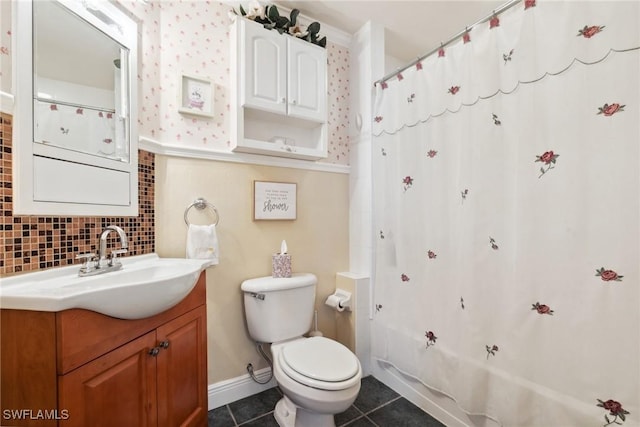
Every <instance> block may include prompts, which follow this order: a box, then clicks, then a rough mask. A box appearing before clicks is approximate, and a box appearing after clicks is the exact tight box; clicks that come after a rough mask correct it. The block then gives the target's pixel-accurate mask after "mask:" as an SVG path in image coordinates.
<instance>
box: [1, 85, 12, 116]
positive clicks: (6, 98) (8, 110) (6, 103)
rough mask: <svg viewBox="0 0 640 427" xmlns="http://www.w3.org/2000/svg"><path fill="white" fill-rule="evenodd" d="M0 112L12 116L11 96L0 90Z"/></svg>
mask: <svg viewBox="0 0 640 427" xmlns="http://www.w3.org/2000/svg"><path fill="white" fill-rule="evenodd" d="M0 112H1V113H5V114H11V115H13V95H11V94H10V93H7V92H3V91H1V90H0Z"/></svg>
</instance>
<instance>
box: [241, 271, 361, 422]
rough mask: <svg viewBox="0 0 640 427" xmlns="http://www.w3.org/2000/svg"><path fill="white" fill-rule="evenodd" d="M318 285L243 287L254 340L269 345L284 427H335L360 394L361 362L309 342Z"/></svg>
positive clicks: (268, 282) (274, 281)
mask: <svg viewBox="0 0 640 427" xmlns="http://www.w3.org/2000/svg"><path fill="white" fill-rule="evenodd" d="M317 282H318V279H317V278H316V276H314V275H313V274H294V275H293V276H292V277H290V278H273V277H270V276H269V277H260V278H257V279H250V280H245V281H244V282H242V286H241V288H242V291H243V292H244V309H245V315H246V318H247V326H248V328H249V334H250V335H251V337H252V338H253V339H254V340H255V341H257V342H261V343H271V355H272V357H273V372H274V376H275V379H276V381H277V382H278V385H279V386H280V389H281V390H282V393H283V394H284V397H283V398H282V399H281V400H280V401H279V402H278V403H277V404H276V409H275V412H274V414H275V418H276V421H278V424H279V425H280V426H281V427H294V426H295V427H335V422H334V420H333V416H334V414H339V413H341V412H344V411H346V410H347V408H349V406H351V404H352V403H353V402H354V401H355V400H356V397H357V396H358V392H359V391H360V379H361V378H362V369H361V367H360V362H359V361H358V358H357V357H356V356H355V355H354V354H353V353H352V352H351V351H350V350H349V349H348V348H346V347H345V346H343V345H342V344H340V343H338V342H336V341H333V340H330V339H328V338H325V337H310V338H305V337H303V336H302V335H303V334H304V333H306V332H308V331H309V329H310V326H311V320H312V318H313V310H314V303H315V294H316V283H317Z"/></svg>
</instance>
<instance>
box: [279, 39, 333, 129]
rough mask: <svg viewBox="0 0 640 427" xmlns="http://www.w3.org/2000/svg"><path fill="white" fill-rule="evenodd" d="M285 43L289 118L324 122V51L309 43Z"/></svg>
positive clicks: (325, 90) (325, 89)
mask: <svg viewBox="0 0 640 427" xmlns="http://www.w3.org/2000/svg"><path fill="white" fill-rule="evenodd" d="M287 41H288V54H289V62H288V73H289V83H288V87H287V90H288V103H289V105H288V108H289V110H288V111H289V115H290V116H294V117H299V118H303V119H309V120H313V121H317V122H324V121H326V119H327V103H326V99H327V95H326V92H327V74H326V68H327V67H326V62H327V55H326V51H325V50H324V49H322V48H319V47H315V46H313V45H311V44H310V43H308V42H303V41H300V40H294V39H290V40H287Z"/></svg>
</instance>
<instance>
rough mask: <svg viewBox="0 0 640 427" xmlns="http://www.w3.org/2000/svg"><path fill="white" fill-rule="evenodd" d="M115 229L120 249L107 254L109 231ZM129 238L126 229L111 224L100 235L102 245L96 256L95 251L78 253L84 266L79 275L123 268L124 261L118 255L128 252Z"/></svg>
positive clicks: (90, 274) (77, 257) (78, 257)
mask: <svg viewBox="0 0 640 427" xmlns="http://www.w3.org/2000/svg"><path fill="white" fill-rule="evenodd" d="M112 231H115V232H116V233H118V237H120V249H114V250H112V251H111V253H110V254H109V256H107V237H108V236H109V233H111V232H112ZM128 247H129V240H128V239H127V235H126V233H125V232H124V230H123V229H122V228H120V227H118V226H117V225H110V226H108V227H107V228H105V229H104V230H103V231H102V234H101V235H100V246H99V249H98V255H97V257H96V255H95V254H93V253H87V254H82V255H77V256H76V259H82V260H83V261H82V267H80V271H79V272H78V275H79V276H94V275H96V274H102V273H106V272H108V271H116V270H120V269H121V268H122V263H121V262H120V260H119V259H118V255H120V254H124V253H126V252H127V248H128Z"/></svg>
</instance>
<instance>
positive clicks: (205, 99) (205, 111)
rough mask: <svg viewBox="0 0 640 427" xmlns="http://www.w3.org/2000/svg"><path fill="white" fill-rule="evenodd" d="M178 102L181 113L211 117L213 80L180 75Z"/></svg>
mask: <svg viewBox="0 0 640 427" xmlns="http://www.w3.org/2000/svg"><path fill="white" fill-rule="evenodd" d="M178 102H179V107H178V111H179V112H181V113H184V114H194V115H196V116H205V117H213V82H212V81H211V80H209V79H206V78H203V77H197V76H192V75H188V74H182V75H180V80H179V82H178Z"/></svg>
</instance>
